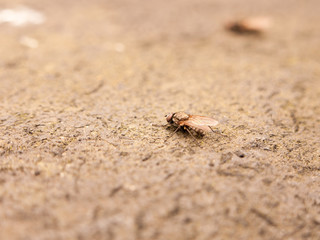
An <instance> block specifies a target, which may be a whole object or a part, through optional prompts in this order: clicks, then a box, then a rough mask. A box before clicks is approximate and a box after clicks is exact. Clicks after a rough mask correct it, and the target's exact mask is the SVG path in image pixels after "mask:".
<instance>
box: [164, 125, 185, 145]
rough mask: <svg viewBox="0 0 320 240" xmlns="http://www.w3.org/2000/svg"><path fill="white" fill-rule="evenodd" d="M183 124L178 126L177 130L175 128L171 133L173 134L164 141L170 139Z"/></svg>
mask: <svg viewBox="0 0 320 240" xmlns="http://www.w3.org/2000/svg"><path fill="white" fill-rule="evenodd" d="M180 127H181V126H179V127H177V128H176V130H174V132H173V133H172V134H171V136H169V137H168V138H167V139H166V140H165V141H164V142H166V141H168V139H169V138H171V137H172V136H173V135H174V134H175V133H176V132H177V131H178V130H179V129H180Z"/></svg>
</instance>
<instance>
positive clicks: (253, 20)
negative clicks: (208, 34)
mask: <svg viewBox="0 0 320 240" xmlns="http://www.w3.org/2000/svg"><path fill="white" fill-rule="evenodd" d="M270 26H271V19H270V18H269V17H248V18H243V19H241V20H235V21H231V22H229V23H227V24H226V29H227V30H230V31H233V32H235V33H239V34H260V33H263V32H264V31H266V30H267V29H268V28H270Z"/></svg>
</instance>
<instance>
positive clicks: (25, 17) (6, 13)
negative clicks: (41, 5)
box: [0, 7, 45, 27]
mask: <svg viewBox="0 0 320 240" xmlns="http://www.w3.org/2000/svg"><path fill="white" fill-rule="evenodd" d="M44 21H45V17H44V15H43V14H42V13H40V12H38V11H36V10H33V9H31V8H28V7H18V8H15V9H3V10H0V23H9V24H11V25H13V26H16V27H20V26H24V25H27V24H41V23H43V22H44Z"/></svg>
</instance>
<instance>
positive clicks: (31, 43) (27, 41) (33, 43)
mask: <svg viewBox="0 0 320 240" xmlns="http://www.w3.org/2000/svg"><path fill="white" fill-rule="evenodd" d="M20 44H21V45H23V46H25V47H28V48H37V47H38V46H39V43H38V40H36V39H34V38H31V37H27V36H23V37H22V38H21V39H20Z"/></svg>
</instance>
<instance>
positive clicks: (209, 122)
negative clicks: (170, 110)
mask: <svg viewBox="0 0 320 240" xmlns="http://www.w3.org/2000/svg"><path fill="white" fill-rule="evenodd" d="M218 123H219V122H218V121H217V120H215V119H213V118H209V117H202V116H197V115H190V117H189V118H188V120H185V121H181V123H180V125H186V126H189V127H191V128H194V129H201V130H203V131H205V132H210V131H211V129H210V127H213V126H216V125H217V124H218ZM209 126H210V127H209Z"/></svg>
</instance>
